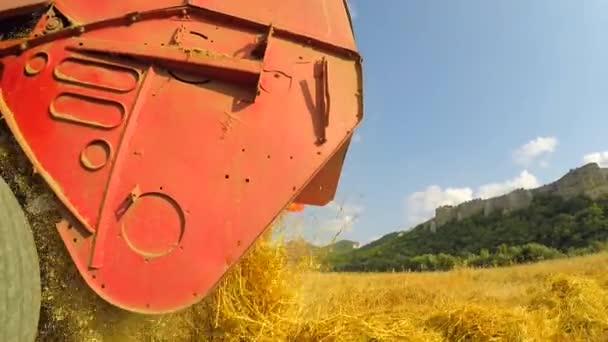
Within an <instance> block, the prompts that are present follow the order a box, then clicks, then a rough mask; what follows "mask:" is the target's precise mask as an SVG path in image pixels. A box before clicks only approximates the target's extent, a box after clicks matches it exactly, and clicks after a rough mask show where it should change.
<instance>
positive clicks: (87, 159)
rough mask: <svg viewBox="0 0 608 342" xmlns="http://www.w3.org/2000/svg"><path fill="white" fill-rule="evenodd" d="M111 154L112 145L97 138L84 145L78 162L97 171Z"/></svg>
mask: <svg viewBox="0 0 608 342" xmlns="http://www.w3.org/2000/svg"><path fill="white" fill-rule="evenodd" d="M111 156H112V146H111V145H110V143H109V142H107V141H105V140H102V139H98V140H93V141H91V142H90V143H88V144H87V146H85V148H84V149H83V150H82V152H81V154H80V163H81V164H82V166H83V167H84V168H85V169H87V170H91V171H97V170H99V169H101V168H102V167H104V166H105V165H106V164H107V163H108V161H109V160H110V158H111Z"/></svg>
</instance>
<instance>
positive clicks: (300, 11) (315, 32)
mask: <svg viewBox="0 0 608 342" xmlns="http://www.w3.org/2000/svg"><path fill="white" fill-rule="evenodd" d="M55 2H56V5H57V7H58V8H59V9H60V10H62V11H63V12H64V13H65V14H66V15H67V16H68V17H69V18H71V19H73V20H74V21H76V22H78V23H81V24H84V23H89V22H94V21H99V20H103V19H108V18H114V17H120V16H123V15H125V14H128V13H131V12H136V11H147V10H152V9H160V8H169V7H175V6H180V5H185V4H186V3H189V4H191V5H194V6H198V7H200V8H204V9H209V10H212V11H215V12H220V13H224V14H228V15H231V16H235V17H238V18H243V19H248V20H252V21H255V22H258V23H261V24H264V25H273V26H275V27H277V28H280V29H285V30H287V31H291V32H294V33H297V34H301V35H306V36H310V37H313V38H316V39H318V40H321V41H324V42H327V43H330V44H333V45H336V46H340V47H343V48H345V49H349V50H353V51H354V50H355V49H356V47H355V41H354V37H353V33H352V30H351V27H350V21H349V19H348V16H347V11H346V8H345V3H344V0H315V1H310V0H290V1H285V0H256V1H239V0H191V1H183V0H155V1H148V0H123V1H82V0H56V1H55Z"/></svg>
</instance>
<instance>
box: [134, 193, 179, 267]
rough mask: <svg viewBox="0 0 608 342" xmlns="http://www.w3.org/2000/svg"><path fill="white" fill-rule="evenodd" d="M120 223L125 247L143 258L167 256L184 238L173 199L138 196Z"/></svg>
mask: <svg viewBox="0 0 608 342" xmlns="http://www.w3.org/2000/svg"><path fill="white" fill-rule="evenodd" d="M122 220H123V223H122V232H123V236H124V238H125V241H126V242H127V245H129V247H130V248H131V249H132V250H133V251H134V252H135V253H138V254H140V255H142V256H143V257H146V258H155V257H160V256H163V255H166V254H169V253H171V252H172V251H173V250H174V249H175V248H176V247H177V246H178V245H179V243H180V242H181V240H182V237H183V235H184V230H185V216H184V212H183V211H182V209H181V207H180V206H179V204H178V203H177V202H176V201H175V200H174V199H173V198H171V197H170V196H168V195H166V194H163V193H158V192H148V193H144V194H142V195H140V196H139V197H138V198H137V199H136V200H135V202H134V203H133V204H132V205H131V206H130V207H129V209H128V210H127V212H126V213H125V215H124V216H123V218H122Z"/></svg>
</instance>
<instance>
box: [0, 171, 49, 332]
mask: <svg viewBox="0 0 608 342" xmlns="http://www.w3.org/2000/svg"><path fill="white" fill-rule="evenodd" d="M39 316H40V269H39V265H38V254H37V253H36V246H35V243H34V237H33V235H32V231H31V229H30V225H29V223H28V221H27V219H26V218H25V214H24V213H23V210H22V209H21V207H20V206H19V203H18V202H17V199H16V198H15V196H14V195H13V193H12V191H11V189H10V188H9V187H8V185H7V184H6V182H5V181H4V180H3V179H2V178H1V177H0V341H17V342H30V341H34V340H35V338H36V333H37V330H38V319H39Z"/></svg>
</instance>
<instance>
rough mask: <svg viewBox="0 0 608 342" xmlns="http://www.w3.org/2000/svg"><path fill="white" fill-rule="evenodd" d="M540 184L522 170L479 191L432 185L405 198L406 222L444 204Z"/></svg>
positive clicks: (422, 218) (421, 219) (425, 217)
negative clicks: (514, 175)
mask: <svg viewBox="0 0 608 342" xmlns="http://www.w3.org/2000/svg"><path fill="white" fill-rule="evenodd" d="M538 186H540V183H539V182H538V179H537V178H536V177H535V176H534V175H533V174H531V173H530V172H528V171H527V170H524V171H522V172H521V173H520V174H519V176H517V177H515V178H512V179H508V180H506V181H504V182H497V183H489V184H484V185H481V186H479V187H478V188H477V191H473V189H472V188H470V187H463V188H446V189H442V188H441V187H440V186H438V185H431V186H429V187H428V188H426V190H424V191H420V192H414V193H413V194H411V195H409V196H408V197H407V198H406V200H405V211H406V223H407V224H408V225H409V226H414V225H416V224H418V223H421V222H424V221H426V220H428V219H430V218H432V217H433V216H434V215H435V209H436V208H437V207H440V206H443V205H458V204H460V203H462V202H466V201H470V200H472V199H473V198H484V199H485V198H490V197H495V196H500V195H503V194H506V193H508V192H510V191H512V190H515V189H518V188H525V189H529V188H535V187H538Z"/></svg>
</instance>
